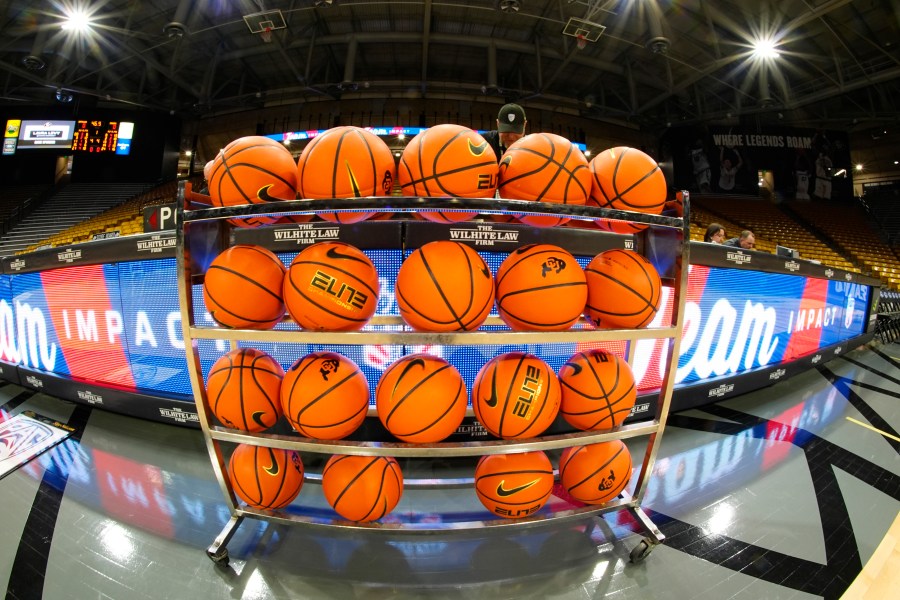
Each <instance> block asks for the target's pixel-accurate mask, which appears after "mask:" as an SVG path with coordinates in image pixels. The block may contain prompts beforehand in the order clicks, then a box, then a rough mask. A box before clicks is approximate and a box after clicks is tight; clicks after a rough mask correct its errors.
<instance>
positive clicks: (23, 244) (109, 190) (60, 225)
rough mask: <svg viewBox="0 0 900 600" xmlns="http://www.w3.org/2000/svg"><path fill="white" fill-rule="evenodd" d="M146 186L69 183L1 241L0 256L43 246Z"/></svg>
mask: <svg viewBox="0 0 900 600" xmlns="http://www.w3.org/2000/svg"><path fill="white" fill-rule="evenodd" d="M147 187H148V185H147V184H146V183H128V184H115V185H111V184H92V183H70V184H68V185H66V186H64V187H62V188H61V189H60V190H59V191H57V192H56V193H55V194H53V195H52V196H51V197H50V198H48V199H47V200H46V201H44V202H43V203H42V204H41V206H40V207H38V208H37V209H36V210H35V211H34V212H32V213H31V214H30V215H28V216H27V217H26V218H25V219H24V220H23V221H22V222H21V223H19V224H18V225H17V226H15V227H14V228H13V229H12V230H11V231H10V232H9V233H7V234H6V235H4V236H3V238H2V239H0V256H2V255H10V254H15V253H17V252H20V251H22V250H25V249H27V248H30V247H36V246H38V245H41V244H42V243H45V242H44V240H46V239H47V238H48V235H52V234H54V233H58V232H60V231H63V230H64V229H66V228H68V227H71V226H73V225H76V224H78V223H80V222H81V221H84V220H85V219H89V218H91V217H93V216H95V215H96V214H98V213H100V212H102V211H103V210H105V209H107V208H110V207H112V206H116V205H118V204H121V203H122V202H123V201H124V200H126V199H128V198H130V197H132V196H134V195H135V194H139V193H141V192H143V191H145V190H146V189H147Z"/></svg>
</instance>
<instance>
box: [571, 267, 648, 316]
mask: <svg viewBox="0 0 900 600" xmlns="http://www.w3.org/2000/svg"><path fill="white" fill-rule="evenodd" d="M585 272H586V273H594V274H596V275H597V276H599V277H603V278H604V279H606V280H607V281H611V282H613V283H615V284H617V285H619V286H621V287H623V288H625V289H626V290H628V291H629V292H631V293H632V294H634V295H635V296H637V297H638V298H640V299H641V300H643V301H644V304H645V305H646V306H645V308H650V309H653V310H656V307H655V306H654V305H653V303H652V300H648V299H647V298H645V297H644V295H643V294H641V293H640V292H638V291H637V290H636V289H634V288H633V287H631V286H630V285H626V284H624V283H622V282H621V281H619V280H617V279H614V278H612V277H610V276H609V275H607V274H606V273H603V272H601V271H595V270H594V269H585ZM601 312H602V311H601ZM642 312H643V309H642V310H639V311H637V312H633V313H621V314H630V315H637V314H640V313H642Z"/></svg>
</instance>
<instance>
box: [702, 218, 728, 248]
mask: <svg viewBox="0 0 900 600" xmlns="http://www.w3.org/2000/svg"><path fill="white" fill-rule="evenodd" d="M703 241H704V242H709V243H711V244H721V243H722V242H724V241H725V227H723V226H722V225H720V224H718V223H710V224H709V227H707V228H706V233H705V234H703Z"/></svg>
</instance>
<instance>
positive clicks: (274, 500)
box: [228, 444, 303, 510]
mask: <svg viewBox="0 0 900 600" xmlns="http://www.w3.org/2000/svg"><path fill="white" fill-rule="evenodd" d="M228 472H229V474H230V476H231V487H232V489H234V493H235V494H237V496H238V498H240V499H241V500H243V501H244V502H246V503H247V504H248V505H249V506H252V507H253V508H260V509H263V510H276V509H279V508H284V507H285V506H287V505H288V504H290V503H291V502H293V501H294V498H296V497H297V495H298V494H299V493H300V488H302V487H303V462H302V460H301V459H300V455H299V454H298V453H297V452H295V451H293V450H282V449H281V448H269V447H267V446H253V445H251V444H238V445H237V446H236V447H235V449H234V452H233V453H232V454H231V459H230V460H229V461H228Z"/></svg>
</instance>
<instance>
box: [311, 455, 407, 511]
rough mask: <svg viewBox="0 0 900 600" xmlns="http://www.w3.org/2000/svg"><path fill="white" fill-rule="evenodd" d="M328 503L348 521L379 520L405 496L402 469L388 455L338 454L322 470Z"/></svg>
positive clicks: (323, 489)
mask: <svg viewBox="0 0 900 600" xmlns="http://www.w3.org/2000/svg"><path fill="white" fill-rule="evenodd" d="M322 492H323V493H324V494H325V499H326V500H327V501H328V504H330V505H331V507H332V508H333V509H334V510H335V512H337V513H338V514H339V515H341V516H342V517H344V518H345V519H347V520H349V521H358V522H364V523H365V522H369V521H377V520H378V519H381V518H383V517H384V516H385V515H387V514H388V513H390V512H391V511H392V510H394V507H396V506H397V503H398V502H400V498H401V496H403V473H402V472H401V471H400V465H399V464H397V460H396V459H394V458H391V457H389V456H349V455H341V454H335V455H334V456H332V457H331V458H329V459H328V462H327V463H325V468H324V469H323V470H322Z"/></svg>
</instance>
